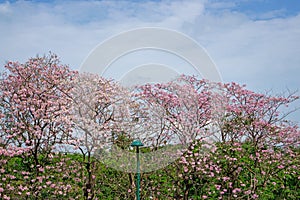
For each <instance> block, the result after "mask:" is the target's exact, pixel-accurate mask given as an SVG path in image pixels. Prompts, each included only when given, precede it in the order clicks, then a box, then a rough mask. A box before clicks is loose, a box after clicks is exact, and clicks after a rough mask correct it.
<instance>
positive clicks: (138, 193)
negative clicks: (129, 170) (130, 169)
mask: <svg viewBox="0 0 300 200" xmlns="http://www.w3.org/2000/svg"><path fill="white" fill-rule="evenodd" d="M139 150H140V149H139V146H137V147H136V160H137V163H136V172H137V174H136V175H137V179H136V199H137V200H140V182H141V172H140V152H139Z"/></svg>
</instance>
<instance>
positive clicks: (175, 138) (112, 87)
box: [0, 54, 300, 200]
mask: <svg viewBox="0 0 300 200" xmlns="http://www.w3.org/2000/svg"><path fill="white" fill-rule="evenodd" d="M5 68H6V70H7V71H6V72H4V73H3V74H2V75H1V81H0V135H1V139H0V180H1V182H0V199H86V200H87V199H134V198H135V190H136V183H135V174H134V173H133V171H130V170H128V171H126V169H127V168H126V167H129V168H128V169H135V168H132V163H130V162H129V159H130V156H129V157H127V154H128V155H133V156H135V153H134V149H131V148H130V143H131V142H132V141H133V139H137V138H138V139H140V140H141V141H142V142H143V143H144V144H145V147H141V152H142V154H141V157H142V160H143V159H144V160H143V161H145V162H149V163H145V162H144V163H142V166H141V168H142V174H141V188H142V190H141V196H142V199H170V200H171V199H184V200H188V199H300V185H299V182H300V181H299V179H300V170H299V169H300V150H299V145H300V143H299V137H300V132H299V128H298V127H297V126H296V125H295V124H293V123H292V122H291V121H288V120H287V119H286V116H287V114H285V113H283V112H282V107H283V106H288V105H289V104H290V103H291V102H293V101H295V100H297V99H298V97H297V96H294V95H293V94H289V95H288V96H279V95H278V96H272V95H269V94H259V93H256V92H253V91H249V90H247V89H246V88H245V87H244V86H240V85H238V84H236V83H210V82H209V81H207V80H199V79H197V78H196V77H191V76H184V75H183V76H181V77H179V78H178V79H176V80H174V81H172V82H169V83H164V84H162V83H160V84H146V85H142V86H138V87H136V88H135V89H134V90H132V91H130V90H129V89H127V88H123V87H122V86H120V85H119V84H118V83H117V82H115V81H113V80H107V79H105V78H103V77H99V76H97V75H92V74H79V73H78V72H76V71H72V70H71V69H69V68H68V67H67V66H65V65H62V64H60V62H59V59H58V58H57V56H56V55H54V54H49V55H48V56H43V57H36V58H31V59H29V61H27V62H26V63H25V64H20V63H17V62H8V63H7V65H6V66H5ZM176 147H185V148H182V149H181V150H182V151H181V152H177V151H176V152H167V153H168V154H165V155H166V156H167V157H168V159H165V158H166V157H159V154H161V153H162V152H163V151H164V149H167V148H170V149H171V150H174V149H176V150H178V148H176ZM172 148H173V149H172ZM114 149H119V150H120V152H121V154H120V155H119V154H111V155H113V156H119V157H117V158H114V159H111V160H109V159H108V160H105V159H107V158H108V157H106V156H107V154H109V153H110V152H112V151H113V150H114ZM147 156H148V157H147ZM125 161H126V162H127V164H128V166H126V165H124V166H123V168H122V167H121V166H122V165H121V164H124V163H121V162H125ZM150 162H152V163H150ZM125 164H126V163H125ZM130 167H131V168H130ZM122 170H123V171H122ZM125 171H126V172H125Z"/></svg>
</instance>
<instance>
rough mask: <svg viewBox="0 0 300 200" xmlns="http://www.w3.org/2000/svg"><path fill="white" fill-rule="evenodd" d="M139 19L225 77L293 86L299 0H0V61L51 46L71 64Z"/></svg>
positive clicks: (299, 70)
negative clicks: (178, 39) (191, 44)
mask: <svg viewBox="0 0 300 200" xmlns="http://www.w3.org/2000/svg"><path fill="white" fill-rule="evenodd" d="M141 27H161V28H168V29H172V30H176V31H179V32H182V33H184V34H186V35H187V36H189V37H191V38H193V39H194V40H195V41H197V42H198V43H199V44H200V45H201V46H203V47H204V48H205V49H206V50H207V52H208V54H209V55H210V57H211V58H212V59H213V61H214V62H215V64H216V65H217V67H218V69H219V71H220V73H221V76H222V77H223V80H224V81H225V82H231V81H235V82H238V83H241V84H246V85H247V87H248V88H249V89H252V90H255V91H258V92H264V91H269V90H272V91H273V92H274V93H275V94H276V93H281V92H283V91H286V89H289V90H291V91H295V90H299V89H300V79H299V74H300V56H299V55H300V45H299V44H300V1H299V0H240V1H237V0H236V1H235V0H228V1H225V0H223V1H222V0H186V1H183V0H161V1H158V0H155V1H148V0H142V1H138V0H135V1H112V0H107V1H83V0H76V1H58V0H57V1H0V65H1V66H3V65H4V64H5V62H6V61H8V60H17V61H20V62H24V61H26V59H28V58H29V57H32V56H35V55H36V54H45V53H47V52H49V51H53V52H55V53H56V54H58V55H59V56H60V57H61V60H62V62H63V63H65V64H69V65H70V66H71V67H72V68H73V69H79V67H80V65H81V63H82V62H83V60H84V59H85V58H86V56H87V55H88V54H89V52H90V51H91V50H92V49H93V48H95V46H97V45H98V44H99V43H101V42H103V41H104V40H105V39H107V38H108V37H111V36H112V35H115V34H118V33H120V32H123V31H127V30H130V29H135V28H141ZM298 94H299V95H300V93H299V92H298ZM295 106H299V107H300V103H299V102H298V103H297V104H295ZM299 116H300V111H297V112H296V113H295V114H294V115H292V118H293V119H295V120H297V121H300V117H299Z"/></svg>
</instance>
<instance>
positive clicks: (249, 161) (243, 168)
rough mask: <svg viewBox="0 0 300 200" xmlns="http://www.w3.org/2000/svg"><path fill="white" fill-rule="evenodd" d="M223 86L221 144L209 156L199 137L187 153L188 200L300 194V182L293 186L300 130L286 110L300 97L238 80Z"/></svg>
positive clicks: (184, 174) (219, 119)
mask: <svg viewBox="0 0 300 200" xmlns="http://www.w3.org/2000/svg"><path fill="white" fill-rule="evenodd" d="M199 81H200V80H199ZM218 88H219V89H220V90H219V91H220V93H219V94H218V95H221V97H222V98H219V97H220V96H219V97H218V98H217V100H218V99H221V100H222V105H223V106H222V107H223V108H222V109H221V110H220V113H221V114H219V115H217V116H219V117H215V118H214V119H212V120H214V124H215V125H216V126H217V130H218V132H216V133H215V134H214V136H215V137H214V138H216V140H217V141H218V142H217V143H216V148H213V149H212V150H213V151H211V152H210V153H209V154H206V155H205V154H204V155H203V150H202V143H199V142H198V141H195V143H194V144H193V145H192V146H191V147H190V148H189V150H188V151H187V152H186V153H185V154H184V156H182V158H181V160H180V162H179V163H181V164H182V173H181V174H180V177H183V179H184V180H185V181H183V182H188V183H192V184H190V186H191V187H190V190H189V191H185V192H184V191H183V192H181V193H183V194H184V199H188V196H193V195H195V196H199V195H201V196H202V198H203V199H206V198H213V199H232V198H235V199H258V198H262V199H269V198H271V199H272V198H275V197H280V198H298V195H299V193H290V192H288V191H291V190H293V191H295V188H296V187H297V184H296V185H295V184H291V185H289V184H290V183H295V182H296V181H297V179H299V167H300V165H299V164H300V163H299V151H298V150H297V148H298V147H299V136H300V132H299V128H298V127H297V126H296V125H294V124H292V122H290V121H288V120H286V116H287V114H284V113H282V107H283V106H287V105H289V104H290V103H291V102H293V101H295V100H296V99H298V97H297V96H293V95H289V96H287V97H282V96H275V97H274V96H271V95H265V94H258V93H255V92H252V91H249V90H247V89H245V87H243V86H240V85H238V84H235V83H231V84H218ZM200 147H201V148H200ZM195 180H196V181H195ZM194 183H198V186H197V185H196V184H194ZM298 186H299V184H298ZM185 188H186V186H185ZM200 191H201V192H200ZM186 192H188V194H187V193H186Z"/></svg>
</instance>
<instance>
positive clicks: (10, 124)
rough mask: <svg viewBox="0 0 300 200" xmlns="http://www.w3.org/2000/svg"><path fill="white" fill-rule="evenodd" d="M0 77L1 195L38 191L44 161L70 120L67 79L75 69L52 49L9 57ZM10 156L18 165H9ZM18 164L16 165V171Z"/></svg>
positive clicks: (66, 128) (67, 133)
mask: <svg viewBox="0 0 300 200" xmlns="http://www.w3.org/2000/svg"><path fill="white" fill-rule="evenodd" d="M5 68H6V69H7V72H5V73H3V74H2V76H1V82H0V91H1V92H0V107H1V108H0V126H1V133H0V134H1V141H0V142H1V144H0V150H1V151H0V156H1V167H0V170H1V173H0V176H1V179H2V181H1V185H0V197H1V198H3V199H5V198H6V197H7V198H9V195H12V194H14V195H16V196H18V195H21V194H25V195H27V196H36V197H38V196H39V195H40V194H41V193H40V191H41V190H42V189H43V188H42V186H41V183H44V182H45V179H46V173H47V172H46V168H45V167H46V166H45V165H46V164H47V163H48V162H50V161H51V158H52V156H53V155H52V154H53V151H54V150H55V146H56V145H57V144H59V143H61V142H62V141H63V140H64V138H66V137H67V136H68V135H69V134H70V132H71V131H72V129H71V123H70V121H69V120H68V119H67V118H66V116H67V115H69V111H70V105H71V99H70V97H69V92H70V90H71V89H72V86H71V85H70V84H69V82H70V81H71V80H72V79H73V77H74V76H75V74H76V72H73V71H71V70H70V69H69V68H68V67H67V66H64V65H61V64H60V63H59V60H58V58H57V56H56V55H54V54H49V55H48V56H44V57H36V58H31V59H29V60H28V61H27V62H26V63H24V64H20V63H18V62H8V63H7V65H6V66H5ZM10 159H14V161H13V162H14V163H15V164H16V165H18V166H17V167H16V168H12V167H10V166H9V165H10V162H9V160H10ZM18 170H20V171H18Z"/></svg>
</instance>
